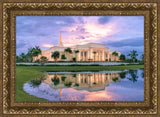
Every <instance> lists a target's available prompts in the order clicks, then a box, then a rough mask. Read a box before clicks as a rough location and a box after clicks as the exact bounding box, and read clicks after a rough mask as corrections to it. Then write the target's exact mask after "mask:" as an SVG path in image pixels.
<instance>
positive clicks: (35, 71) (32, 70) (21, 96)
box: [16, 65, 144, 101]
mask: <svg viewBox="0 0 160 117" xmlns="http://www.w3.org/2000/svg"><path fill="white" fill-rule="evenodd" d="M141 68H144V65H125V66H16V101H47V100H45V99H42V98H37V97H35V96H32V95H29V94H27V93H26V92H25V91H23V85H24V83H26V82H28V81H30V80H33V79H35V78H39V77H41V76H42V75H43V72H44V71H50V72H51V71H53V72H54V71H56V72H58V71H73V72H74V71H75V72H76V71H104V70H106V71H109V70H110V71H111V70H125V69H141Z"/></svg>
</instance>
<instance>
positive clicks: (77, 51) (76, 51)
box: [74, 50, 79, 61]
mask: <svg viewBox="0 0 160 117" xmlns="http://www.w3.org/2000/svg"><path fill="white" fill-rule="evenodd" d="M74 52H75V54H76V61H77V53H79V50H75V51H74Z"/></svg>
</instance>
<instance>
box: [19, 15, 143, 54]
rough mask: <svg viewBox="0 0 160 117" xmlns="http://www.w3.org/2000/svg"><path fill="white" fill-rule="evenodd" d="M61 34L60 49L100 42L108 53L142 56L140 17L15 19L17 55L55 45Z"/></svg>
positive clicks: (141, 25) (28, 17) (141, 20)
mask: <svg viewBox="0 0 160 117" xmlns="http://www.w3.org/2000/svg"><path fill="white" fill-rule="evenodd" d="M60 31H61V32H62V41H63V44H64V46H67V47H68V46H73V45H77V44H78V45H82V44H86V43H102V44H105V45H106V46H107V47H109V48H110V49H111V50H119V51H121V53H123V54H128V53H129V51H131V50H133V49H134V50H137V51H138V53H139V54H143V53H144V17H143V16H17V17H16V37H17V39H16V44H17V45H16V47H17V54H18V55H19V54H20V53H22V52H24V53H26V52H27V50H28V48H31V47H34V46H39V47H40V48H41V49H49V48H50V47H52V46H54V45H55V46H57V45H58V43H59V38H60Z"/></svg>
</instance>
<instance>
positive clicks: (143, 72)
mask: <svg viewBox="0 0 160 117" xmlns="http://www.w3.org/2000/svg"><path fill="white" fill-rule="evenodd" d="M142 78H144V70H143V71H142Z"/></svg>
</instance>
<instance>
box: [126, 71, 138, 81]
mask: <svg viewBox="0 0 160 117" xmlns="http://www.w3.org/2000/svg"><path fill="white" fill-rule="evenodd" d="M128 73H129V74H130V76H131V77H130V78H128V79H129V80H130V81H132V82H137V78H138V76H137V70H129V71H128Z"/></svg>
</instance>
